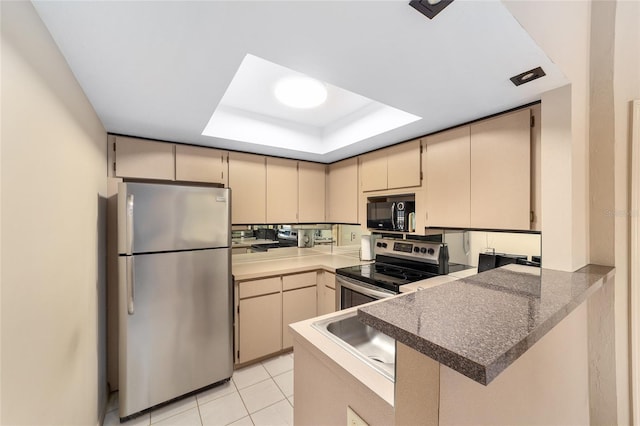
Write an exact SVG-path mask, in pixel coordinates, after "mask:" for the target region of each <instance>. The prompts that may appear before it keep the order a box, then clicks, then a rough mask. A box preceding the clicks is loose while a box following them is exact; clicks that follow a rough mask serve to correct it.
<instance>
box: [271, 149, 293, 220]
mask: <svg viewBox="0 0 640 426" xmlns="http://www.w3.org/2000/svg"><path fill="white" fill-rule="evenodd" d="M296 222H298V162H297V161H294V160H286V159H283V158H275V157H267V223H296Z"/></svg>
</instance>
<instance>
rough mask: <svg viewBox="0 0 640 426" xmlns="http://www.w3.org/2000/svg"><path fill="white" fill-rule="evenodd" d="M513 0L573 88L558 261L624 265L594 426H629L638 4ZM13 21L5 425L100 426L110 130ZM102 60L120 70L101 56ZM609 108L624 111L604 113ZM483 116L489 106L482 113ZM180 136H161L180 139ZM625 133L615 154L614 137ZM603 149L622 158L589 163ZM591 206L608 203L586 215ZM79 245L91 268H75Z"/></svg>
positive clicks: (554, 95)
mask: <svg viewBox="0 0 640 426" xmlns="http://www.w3.org/2000/svg"><path fill="white" fill-rule="evenodd" d="M505 5H506V7H507V8H508V9H509V11H510V13H512V14H513V15H514V16H516V18H517V19H518V21H519V22H520V23H521V24H522V26H523V27H524V28H525V29H526V30H527V31H528V32H529V34H530V35H531V37H532V38H533V39H534V40H535V41H536V42H537V43H538V44H539V45H540V46H541V48H542V49H543V50H544V51H545V53H546V54H547V55H549V57H551V58H552V59H553V60H554V62H555V63H556V64H558V66H560V67H561V68H562V71H563V72H564V73H565V75H566V76H567V78H568V79H569V81H570V82H571V84H572V85H571V87H570V88H569V89H567V88H566V87H565V88H564V89H563V88H560V89H557V90H554V91H551V92H549V93H545V94H542V103H543V105H547V106H549V107H548V108H547V109H546V111H545V109H543V117H542V126H543V129H542V133H543V135H545V126H549V127H548V128H547V130H548V131H549V132H550V133H547V138H545V137H544V136H543V143H544V144H546V143H548V142H549V141H551V140H552V138H554V139H553V140H554V141H556V142H557V143H554V144H550V145H549V147H548V148H549V149H548V150H545V148H544V146H543V150H542V167H543V170H542V182H541V185H542V197H543V198H542V212H543V214H542V215H541V217H542V218H543V223H542V229H543V233H544V235H545V238H543V241H542V245H543V248H542V252H543V253H544V256H545V265H544V266H545V267H546V268H551V269H559V270H565V271H573V270H575V269H577V268H579V267H581V266H582V265H584V264H586V263H602V264H609V265H615V266H616V295H617V297H616V301H615V307H614V306H603V307H601V308H600V309H601V312H608V314H609V315H608V316H607V317H608V318H611V320H612V321H613V318H612V317H613V316H614V315H615V336H616V338H615V344H614V343H612V344H611V346H609V347H614V346H615V349H616V350H615V354H613V355H611V354H609V357H613V361H614V363H613V367H611V365H610V366H609V368H610V370H608V371H609V373H610V374H605V375H603V376H602V377H600V379H599V380H602V381H603V383H600V385H606V386H605V387H606V388H607V389H609V390H608V391H606V392H604V391H603V395H598V393H597V392H595V393H593V394H592V395H591V397H594V398H595V397H600V398H603V402H602V403H601V404H595V403H594V404H592V405H593V406H592V413H591V416H592V421H594V423H598V422H596V421H595V420H594V419H596V418H598V417H597V416H605V418H606V419H609V420H610V419H611V418H612V417H607V416H615V418H616V419H617V420H616V421H601V422H600V423H608V424H611V423H621V424H625V423H630V395H629V390H628V389H629V386H630V385H629V383H630V374H629V372H628V367H626V365H628V363H629V358H628V356H627V355H626V354H627V353H628V348H629V345H630V342H629V339H627V338H626V337H625V336H628V330H629V329H628V327H629V321H628V312H627V310H626V308H625V306H627V303H628V286H629V281H628V278H627V273H626V269H627V267H628V265H629V262H630V258H629V252H628V248H627V244H626V243H625V241H627V240H628V224H627V221H625V216H624V215H623V214H615V215H602V214H600V215H599V214H597V212H598V211H611V212H624V211H625V210H628V209H629V207H628V195H627V194H628V189H626V188H628V183H627V179H626V176H628V175H629V173H630V172H629V169H628V166H627V165H626V164H627V160H626V159H627V156H628V154H627V151H628V147H629V143H630V142H629V135H628V133H627V131H626V129H627V128H628V123H629V119H628V116H627V114H626V111H627V104H626V102H627V100H628V99H634V98H635V99H637V98H638V97H640V96H639V95H638V92H637V90H638V89H637V79H636V78H635V76H636V75H637V68H634V67H637V65H635V64H637V62H633V58H637V52H635V50H633V49H632V46H633V44H631V45H629V44H625V43H630V41H629V40H633V37H636V38H637V32H634V31H636V30H634V26H633V25H634V24H635V21H634V17H637V10H636V9H634V7H636V6H635V3H634V2H619V3H617V4H615V6H616V7H617V8H618V12H617V13H616V15H615V16H616V21H615V25H614V23H612V21H611V15H610V14H609V15H607V14H600V13H594V14H593V15H591V14H590V13H589V12H590V10H591V9H592V7H593V8H596V9H597V8H606V7H607V5H608V6H611V4H609V3H606V4H604V5H601V4H596V3H594V4H593V5H592V4H591V3H588V2H576V3H571V4H569V3H567V4H565V3H562V4H554V3H552V2H548V3H543V4H541V5H539V6H538V5H537V6H535V7H533V6H532V5H531V4H527V3H525V2H523V3H519V2H506V3H505ZM443 13H444V12H443ZM607 19H609V20H607ZM2 20H3V21H2V32H3V50H2V55H3V61H2V69H3V72H2V79H3V84H2V87H3V89H2V90H3V101H5V100H6V101H7V102H3V105H2V111H3V117H4V118H5V120H3V126H2V133H3V135H2V182H3V183H4V185H3V191H2V218H3V227H2V241H3V245H2V247H3V249H2V260H3V261H2V290H3V291H2V366H3V368H2V413H1V414H2V421H3V423H10V424H16V423H31V424H43V423H46V424H76V423H77V424H87V423H97V422H98V421H99V416H100V413H101V412H102V407H104V404H105V403H106V365H105V363H106V360H105V352H106V341H105V340H106V335H105V333H106V331H105V329H106V324H105V321H106V320H105V318H106V315H105V309H106V307H105V304H104V301H105V299H106V279H105V275H106V273H105V271H106V264H105V257H106V250H107V249H106V234H105V223H106V198H107V194H108V189H107V182H106V179H105V175H106V173H107V168H108V160H107V142H106V132H105V129H104V124H103V123H101V121H100V119H98V118H97V115H96V113H95V112H94V109H95V108H96V106H95V105H91V104H90V103H89V102H88V100H87V99H86V98H85V96H84V94H83V93H82V90H81V89H80V88H79V86H78V84H77V82H76V81H75V78H74V76H73V75H72V74H71V72H70V71H69V69H68V66H67V64H66V61H65V60H64V59H63V57H62V56H61V55H60V53H59V51H58V47H57V46H56V44H55V43H54V42H53V40H52V39H51V36H50V35H49V32H48V30H47V29H46V28H45V27H44V25H43V24H42V22H40V20H39V17H38V16H37V13H36V12H35V11H34V10H33V8H32V7H31V5H30V4H29V3H7V4H3V5H2ZM599 20H602V21H599ZM434 22H437V20H436V21H434ZM614 26H615V28H616V31H615V34H616V37H615V40H614V39H613V34H614V31H613V27H614ZM618 35H620V36H618ZM622 35H626V37H624V36H622ZM590 37H591V41H590ZM597 37H602V39H604V40H610V41H611V42H612V43H614V42H615V43H614V44H615V46H616V52H615V61H616V64H617V66H616V68H615V73H614V78H613V80H612V79H611V78H609V80H606V79H605V81H608V82H609V84H610V85H611V87H610V88H609V89H608V90H609V92H607V93H612V91H613V90H614V89H615V91H616V97H615V98H614V99H615V103H614V101H613V100H611V103H610V104H608V103H606V102H605V99H603V98H602V97H599V96H590V95H589V94H590V90H592V88H593V87H594V86H593V85H597V84H600V83H599V80H598V81H593V82H591V81H590V79H589V75H590V74H589V70H591V71H590V72H591V75H597V73H598V72H602V73H604V74H605V75H606V72H607V70H611V69H613V65H612V64H613V63H614V57H613V51H607V52H609V54H610V55H611V57H608V56H606V55H605V57H606V58H608V59H607V60H600V61H594V62H593V63H590V62H589V52H596V53H594V55H596V54H597V55H599V54H600V51H598V50H597V46H598V45H597V43H595V42H594V41H593V39H594V38H595V39H596V40H597ZM618 49H621V50H620V51H619V50H618ZM625 49H627V50H625ZM85 53H86V54H90V53H91V52H89V51H87V52H85ZM598 58H602V56H598ZM95 64H96V66H102V67H109V68H117V67H116V66H115V65H114V64H112V63H109V62H108V61H106V60H101V59H100V58H97V59H96V61H95ZM113 71H114V72H116V71H118V70H115V69H114V70H113ZM119 71H122V72H127V73H129V74H130V76H134V77H135V76H136V75H138V77H135V78H138V79H140V78H142V79H143V78H144V77H142V76H139V74H137V73H136V72H135V70H131V69H129V70H126V69H122V70H119ZM596 88H597V87H596ZM594 90H595V89H594ZM220 95H221V94H220ZM554 108H555V109H554ZM599 108H600V109H599ZM602 110H604V111H606V112H609V113H610V114H613V115H611V116H608V115H606V114H605V115H604V116H606V117H608V119H604V118H603V117H604V116H603V115H602V114H600V113H599V112H600V111H602ZM209 114H210V112H209ZM547 114H548V115H547ZM590 114H592V115H590ZM485 115H487V114H482V113H480V112H479V111H478V112H477V115H476V118H478V117H481V116H485ZM34 118H35V119H36V120H38V121H37V124H34ZM165 121H166V122H168V121H169V119H167V120H165ZM461 122H463V121H460V122H458V123H451V124H452V125H454V124H459V123H461ZM552 124H553V125H552ZM553 131H555V133H553ZM159 132H160V133H165V134H166V135H169V136H170V131H169V130H166V132H165V131H164V129H160V130H159ZM169 136H166V137H164V138H160V137H157V138H158V139H162V140H173V138H171V137H169ZM614 139H615V140H616V144H615V147H614V145H613V144H607V143H606V142H604V141H612V140H614ZM400 140H401V139H398V141H400ZM53 142H55V143H53ZM599 143H602V144H603V146H600V145H598V144H599ZM590 147H591V148H590ZM372 148H375V147H372ZM590 149H596V150H597V152H603V151H602V150H604V152H607V153H609V154H610V157H607V156H603V155H590V156H588V155H587V153H588V151H589V150H590ZM614 158H615V163H614V161H613V159H614ZM601 162H603V163H601ZM614 164H615V166H614ZM545 171H546V173H545ZM596 171H597V175H596ZM43 183H44V185H43ZM607 185H609V186H607ZM602 194H609V195H612V196H613V195H614V194H615V198H614V199H610V198H607V197H605V196H604V195H602ZM590 198H592V199H593V200H594V201H593V202H594V203H595V204H592V206H591V207H590V208H591V209H593V210H592V213H591V214H590V215H588V214H587V211H588V210H589V207H588V206H589V204H588V203H587V200H589V199H590ZM599 203H603V204H599ZM43 206H46V207H44V208H43ZM25 207H26V209H25ZM42 213H45V215H42ZM601 219H602V221H601ZM589 241H591V242H589ZM596 243H597V244H596ZM614 246H615V257H614ZM70 252H74V258H75V259H76V262H74V265H77V266H70V265H68V264H67V258H68V255H67V254H68V253H70ZM22 253H29V254H30V259H29V260H26V259H23V258H22V257H21V256H20V255H21V254H22ZM608 256H609V257H608ZM547 262H548V263H547ZM625 265H627V266H625ZM618 296H620V297H618ZM25 301H29V302H28V303H27V302H25ZM594 309H597V307H594ZM594 315H595V317H597V316H598V315H597V311H596V312H594ZM612 334H613V332H612ZM608 359H609V360H610V361H611V358H608ZM605 382H606V383H605ZM34 401H37V403H36V402H34ZM78 401H81V402H82V403H81V404H79V403H78ZM604 401H608V402H607V403H605V402H604ZM611 407H613V408H611Z"/></svg>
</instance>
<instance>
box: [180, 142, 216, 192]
mask: <svg viewBox="0 0 640 426" xmlns="http://www.w3.org/2000/svg"><path fill="white" fill-rule="evenodd" d="M226 157H227V153H226V152H225V151H220V150H218V149H212V148H204V147H200V146H189V145H176V180H184V181H189V182H208V183H222V184H225V185H226V183H227V182H226V181H227V171H226V168H227V161H226V160H227V158H226Z"/></svg>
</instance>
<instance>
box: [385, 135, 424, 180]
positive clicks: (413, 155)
mask: <svg viewBox="0 0 640 426" xmlns="http://www.w3.org/2000/svg"><path fill="white" fill-rule="evenodd" d="M420 143H421V142H420V139H417V140H415V141H411V142H405V143H401V144H399V145H395V146H392V147H390V148H387V149H386V150H385V151H386V152H387V188H388V189H395V188H407V187H411V186H420Z"/></svg>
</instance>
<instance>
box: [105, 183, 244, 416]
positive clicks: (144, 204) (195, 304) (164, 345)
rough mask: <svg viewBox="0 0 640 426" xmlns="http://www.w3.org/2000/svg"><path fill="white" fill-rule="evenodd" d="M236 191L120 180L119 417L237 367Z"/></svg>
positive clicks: (222, 376) (211, 381)
mask: <svg viewBox="0 0 640 426" xmlns="http://www.w3.org/2000/svg"><path fill="white" fill-rule="evenodd" d="M230 221H231V193H230V190H229V189H222V188H212V187H205V186H184V185H166V184H151V183H138V182H124V183H120V184H119V187H118V253H119V257H118V273H119V280H118V281H119V300H118V307H119V312H118V315H119V317H118V320H119V344H120V348H119V369H120V371H119V374H120V377H119V379H120V395H119V404H120V417H121V418H124V417H128V416H131V415H132V414H135V413H138V412H140V411H143V410H145V409H147V408H150V407H152V406H155V405H158V404H161V403H163V402H166V401H168V400H171V399H173V398H176V397H179V396H181V395H184V394H187V393H189V392H192V391H195V390H197V389H200V388H203V387H206V386H208V385H211V384H214V383H217V382H220V381H224V380H227V379H229V378H230V377H231V374H232V372H233V354H232V352H233V341H232V338H233V337H232V336H233V333H232V327H233V325H232V319H233V312H232V294H233V291H232V281H231V232H230V227H231V226H230Z"/></svg>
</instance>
